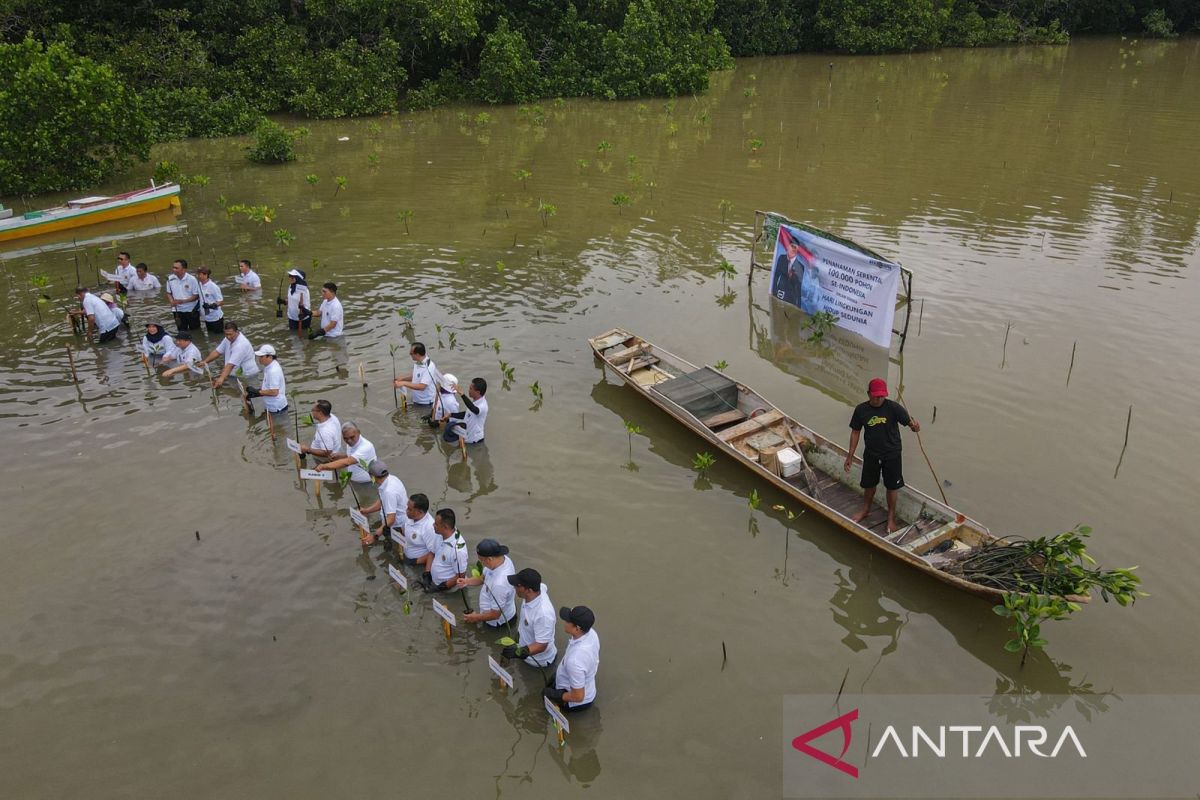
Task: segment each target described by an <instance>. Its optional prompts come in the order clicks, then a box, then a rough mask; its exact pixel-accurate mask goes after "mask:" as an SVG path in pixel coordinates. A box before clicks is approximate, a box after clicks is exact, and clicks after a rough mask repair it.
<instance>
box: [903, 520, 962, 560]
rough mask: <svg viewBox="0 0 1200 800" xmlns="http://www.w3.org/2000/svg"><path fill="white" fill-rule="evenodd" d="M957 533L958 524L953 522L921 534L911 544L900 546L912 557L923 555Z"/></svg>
mask: <svg viewBox="0 0 1200 800" xmlns="http://www.w3.org/2000/svg"><path fill="white" fill-rule="evenodd" d="M957 532H958V523H956V522H954V521H950V522H947V523H946V524H945V525H942V526H941V527H940V528H934V529H933V530H931V531H928V532H927V533H923V534H921V535H920V536H918V537H917V538H916V539H913V540H912V541H911V542H908V543H906V544H902V545H900V546H901V547H903V548H904V549H905V550H907V551H908V552H910V553H912V554H914V555H918V556H919V555H922V554H923V553H925V552H927V551H929V550H932V549H933V548H935V547H937V546H938V545H939V544H941V543H942V542H944V541H946V540H947V539H952V538H954V534H956V533H957Z"/></svg>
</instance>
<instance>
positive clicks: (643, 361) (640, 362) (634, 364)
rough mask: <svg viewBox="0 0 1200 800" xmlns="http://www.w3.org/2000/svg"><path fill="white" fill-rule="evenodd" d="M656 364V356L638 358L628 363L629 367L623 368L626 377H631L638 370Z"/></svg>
mask: <svg viewBox="0 0 1200 800" xmlns="http://www.w3.org/2000/svg"><path fill="white" fill-rule="evenodd" d="M657 363H658V356H638V357H637V358H635V359H633V360H631V361H630V362H629V366H627V367H626V368H625V374H626V375H632V374H633V373H635V372H637V371H638V370H640V369H644V368H646V367H652V366H654V365H655V364H657Z"/></svg>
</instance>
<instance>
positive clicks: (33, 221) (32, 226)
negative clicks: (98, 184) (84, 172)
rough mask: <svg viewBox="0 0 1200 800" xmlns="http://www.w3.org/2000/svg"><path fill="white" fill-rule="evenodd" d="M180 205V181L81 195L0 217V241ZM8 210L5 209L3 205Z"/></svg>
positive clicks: (39, 234)
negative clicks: (50, 205)
mask: <svg viewBox="0 0 1200 800" xmlns="http://www.w3.org/2000/svg"><path fill="white" fill-rule="evenodd" d="M172 206H175V207H178V206H179V184H177V183H164V184H162V185H161V186H150V187H148V188H146V189H137V190H135V191H132V192H126V193H124V194H118V195H113V196H111V197H109V196H95V197H81V198H79V199H78V200H71V201H69V202H68V203H67V204H66V205H64V206H55V207H54V208H47V209H43V210H41V211H30V212H28V213H26V214H22V215H20V216H18V215H15V214H13V215H4V216H3V218H0V242H7V241H11V240H14V239H24V238H27V237H30V236H41V235H43V234H47V233H56V232H58V231H64V230H69V229H71V228H81V227H84V226H86V225H94V224H95V223H97V222H107V221H109V220H114V219H123V218H125V217H134V216H137V215H139V214H148V213H151V212H154V211H162V210H163V209H166V208H170V207H172ZM5 211H8V209H5Z"/></svg>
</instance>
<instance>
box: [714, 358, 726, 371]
mask: <svg viewBox="0 0 1200 800" xmlns="http://www.w3.org/2000/svg"><path fill="white" fill-rule="evenodd" d="M713 366H714V367H716V368H717V369H719V370H721V371H722V372H724V371H725V368H726V367H728V366H729V362H728V361H726V360H725V359H723V358H722V359H721V360H720V361H718V362H717V363H715V364H713Z"/></svg>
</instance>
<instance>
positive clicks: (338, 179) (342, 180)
mask: <svg viewBox="0 0 1200 800" xmlns="http://www.w3.org/2000/svg"><path fill="white" fill-rule="evenodd" d="M333 180H334V182H335V183H337V186H335V187H333V196H334V197H337V196H338V192H340V191H341V190H342V189H345V188H346V176H344V175H335V176H334V178H333Z"/></svg>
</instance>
